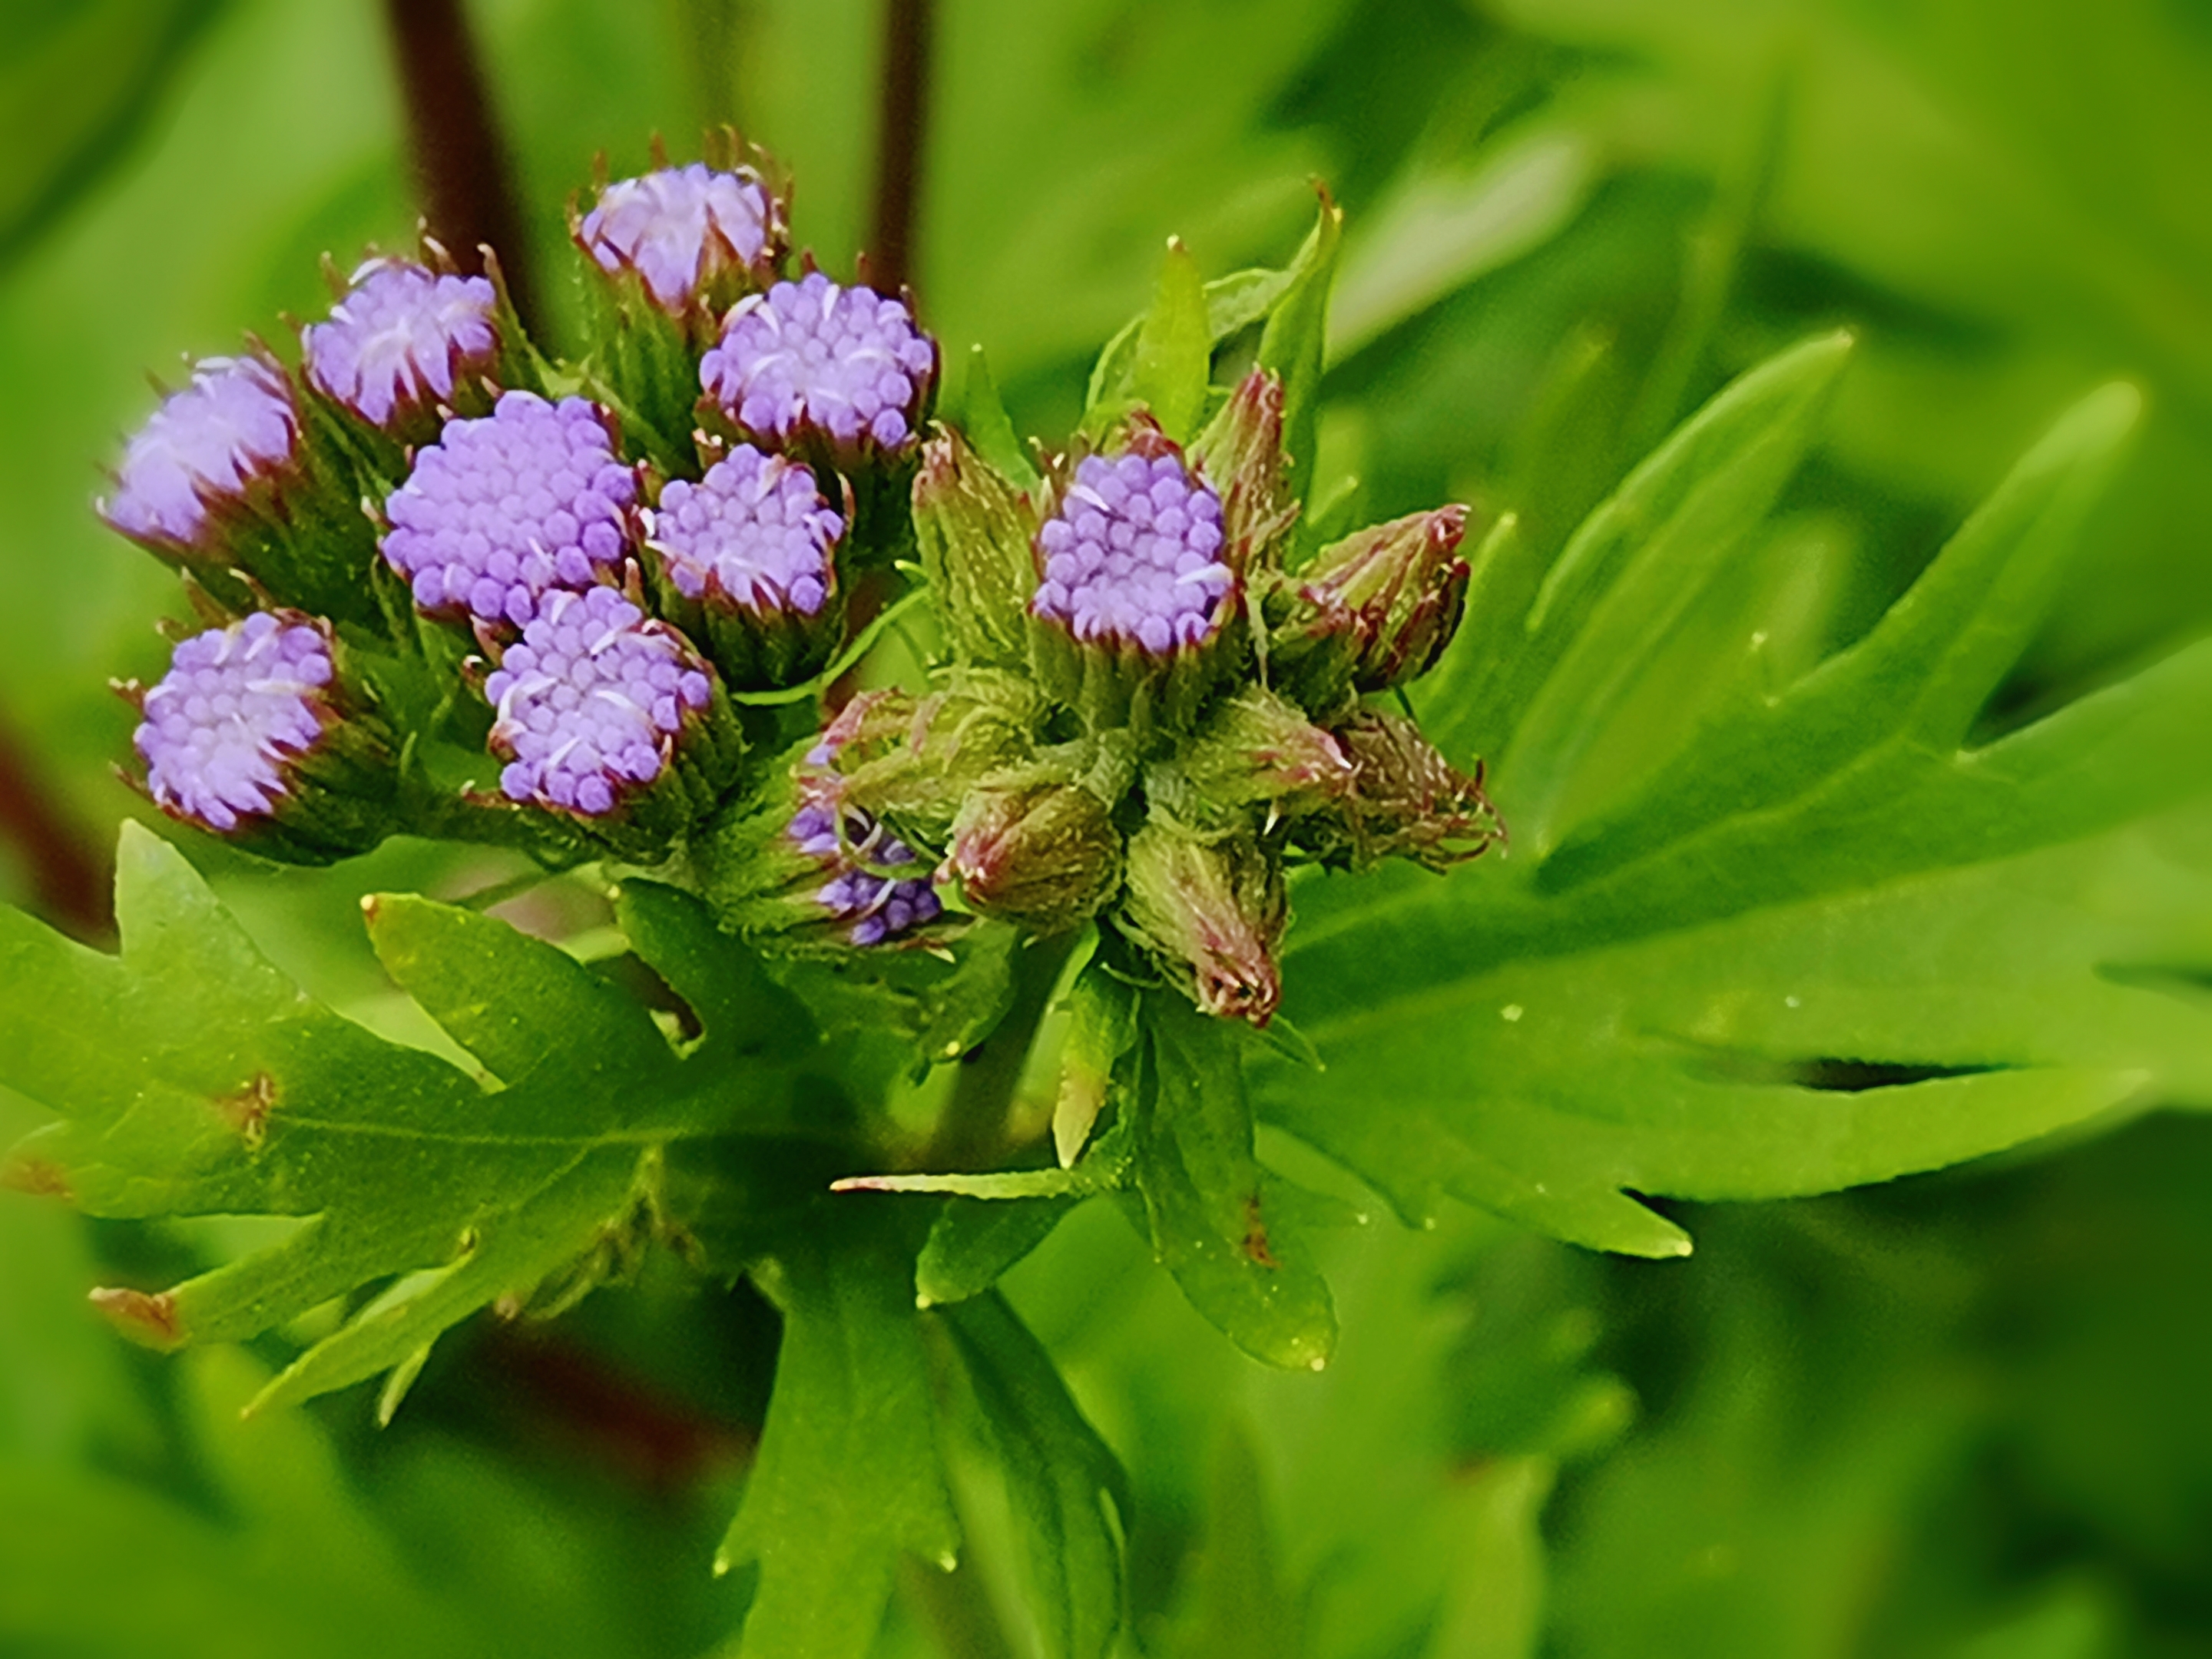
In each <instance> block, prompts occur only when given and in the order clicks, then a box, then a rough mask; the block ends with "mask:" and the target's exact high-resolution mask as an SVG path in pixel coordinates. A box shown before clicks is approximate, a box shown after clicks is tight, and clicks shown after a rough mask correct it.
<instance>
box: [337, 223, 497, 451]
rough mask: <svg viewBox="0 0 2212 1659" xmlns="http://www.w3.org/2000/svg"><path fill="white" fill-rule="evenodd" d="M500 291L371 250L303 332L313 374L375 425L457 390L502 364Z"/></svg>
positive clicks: (472, 278) (478, 280)
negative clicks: (323, 317)
mask: <svg viewBox="0 0 2212 1659" xmlns="http://www.w3.org/2000/svg"><path fill="white" fill-rule="evenodd" d="M498 307H499V296H498V295H496V294H495V292H494V291H493V289H492V285H491V283H489V282H488V281H487V280H485V279H484V278H483V277H482V276H439V275H438V274H437V273H436V272H435V271H431V270H425V269H424V268H423V267H422V266H421V265H418V264H410V263H409V262H408V261H406V260H404V259H371V260H369V261H368V263H367V264H363V265H362V267H361V269H360V270H356V271H355V272H354V274H353V282H352V286H351V287H349V289H347V291H346V295H345V297H344V298H343V300H340V301H338V302H337V305H335V306H333V307H331V315H330V320H329V321H327V322H321V323H317V324H316V325H314V326H313V328H310V329H308V330H307V332H306V333H305V335H304V336H302V338H301V343H302V346H303V347H304V349H305V351H306V354H307V379H308V380H309V382H310V383H311V384H313V386H316V387H318V388H319V390H321V391H322V392H325V393H327V394H328V395H329V396H330V397H331V399H332V400H333V401H335V402H337V403H338V404H343V406H344V407H345V408H347V409H349V410H352V411H353V412H354V413H355V414H356V415H358V416H361V417H362V419H363V420H365V421H367V422H369V424H371V425H372V426H383V425H385V424H386V423H387V422H390V421H391V420H392V417H393V416H394V415H395V414H398V415H401V416H404V415H407V414H410V413H411V412H413V411H414V410H416V409H419V408H421V407H422V406H423V405H425V404H429V403H431V402H433V401H438V402H442V401H444V400H446V399H447V398H451V397H452V396H453V387H454V386H456V385H457V384H459V382H460V381H461V380H464V379H465V378H466V377H468V376H471V375H478V374H489V373H491V372H492V371H493V369H495V368H496V367H497V366H498V362H499V325H498V322H497V313H498Z"/></svg>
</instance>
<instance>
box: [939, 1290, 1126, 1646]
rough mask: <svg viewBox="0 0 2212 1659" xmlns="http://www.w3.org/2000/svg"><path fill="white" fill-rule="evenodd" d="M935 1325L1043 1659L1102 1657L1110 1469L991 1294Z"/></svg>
mask: <svg viewBox="0 0 2212 1659" xmlns="http://www.w3.org/2000/svg"><path fill="white" fill-rule="evenodd" d="M945 1329H946V1330H947V1331H948V1332H950V1333H951V1338H952V1344H953V1347H954V1348H955V1350H956V1351H957V1352H958V1354H959V1356H960V1361H961V1365H962V1367H963V1370H965V1371H966V1373H967V1376H968V1382H969V1386H970V1387H971V1389H973V1390H974V1393H975V1405H976V1408H977V1417H978V1419H979V1420H978V1423H977V1428H978V1431H979V1436H980V1437H981V1439H982V1441H983V1442H984V1443H985V1444H986V1445H987V1447H988V1448H989V1449H990V1451H991V1453H992V1455H993V1457H994V1460H995V1461H996V1462H997V1463H998V1465H999V1469H1000V1474H1001V1475H1002V1476H1003V1477H1004V1479H1005V1480H1006V1497H1007V1500H1008V1504H1009V1505H1010V1507H1011V1508H1012V1511H1013V1515H1014V1517H1015V1520H1016V1522H1018V1538H1019V1541H1020V1551H1021V1558H1022V1565H1023V1568H1024V1578H1025V1579H1026V1581H1027V1585H1028V1589H1029V1607H1030V1612H1031V1614H1032V1616H1033V1617H1034V1618H1035V1620H1036V1626H1037V1634H1038V1638H1039V1644H1040V1647H1041V1649H1042V1653H1043V1656H1044V1659H1103V1656H1104V1655H1105V1654H1106V1653H1107V1652H1108V1651H1109V1650H1110V1649H1111V1647H1112V1645H1113V1642H1114V1637H1115V1632H1116V1631H1117V1630H1118V1629H1119V1628H1120V1626H1121V1571H1122V1568H1121V1532H1120V1528H1119V1527H1118V1526H1117V1525H1116V1524H1115V1519H1114V1518H1113V1517H1114V1516H1127V1514H1128V1512H1129V1495H1128V1483H1127V1479H1126V1477H1124V1476H1123V1474H1122V1473H1121V1464H1120V1463H1119V1462H1116V1461H1115V1456H1114V1454H1113V1452H1112V1451H1110V1450H1109V1449H1108V1448H1107V1445H1106V1443H1105V1442H1104V1441H1103V1440H1101V1439H1100V1438H1099V1437H1098V1434H1097V1431H1096V1430H1095V1429H1093V1428H1092V1427H1091V1425H1090V1424H1089V1423H1087V1422H1086V1421H1085V1420H1084V1417H1083V1413H1081V1412H1080V1411H1079V1409H1077V1407H1076V1404H1075V1401H1073V1400H1072V1399H1070V1398H1069V1397H1068V1393H1067V1385H1066V1383H1063V1382H1061V1381H1060V1371H1059V1368H1058V1367H1057V1366H1055V1365H1054V1364H1053V1361H1052V1356H1051V1355H1050V1354H1048V1353H1047V1352H1045V1350H1044V1347H1043V1345H1042V1344H1041V1343H1040V1342H1038V1340H1036V1337H1035V1336H1034V1335H1032V1334H1030V1329H1029V1328H1028V1327H1027V1326H1025V1325H1024V1324H1023V1323H1022V1322H1021V1320H1020V1319H1019V1318H1018V1316H1016V1315H1015V1313H1014V1311H1013V1310H1012V1309H1011V1308H1009V1307H1008V1306H1007V1305H1006V1301H1005V1299H1004V1298H1003V1297H1000V1296H998V1295H996V1294H995V1293H994V1294H991V1295H987V1296H979V1297H975V1298H974V1299H973V1300H972V1301H968V1302H963V1303H962V1304H960V1305H959V1306H958V1307H957V1308H953V1309H951V1310H947V1312H946V1313H945ZM1109 1504H1110V1505H1111V1506H1112V1513H1111V1515H1109V1509H1108V1506H1109Z"/></svg>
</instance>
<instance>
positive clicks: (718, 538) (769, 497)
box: [650, 444, 845, 617]
mask: <svg viewBox="0 0 2212 1659" xmlns="http://www.w3.org/2000/svg"><path fill="white" fill-rule="evenodd" d="M844 533H845V521H844V520H842V518H840V517H839V516H838V515H837V514H836V513H833V512H831V511H830V510H829V506H828V504H827V503H826V502H824V501H823V499H822V493H821V491H820V490H819V489H817V488H816V487H815V483H814V475H813V473H811V471H808V470H807V469H806V468H805V467H804V466H801V465H798V464H797V463H796V462H793V461H788V460H786V459H784V458H783V457H781V456H780V455H764V454H763V453H761V452H760V451H759V450H757V449H755V448H754V447H752V446H751V445H750V444H739V445H738V447H736V448H735V449H733V450H732V451H731V453H730V454H729V455H728V457H727V458H726V459H722V460H720V461H717V462H715V463H714V465H713V466H711V467H709V468H708V471H707V476H706V477H705V478H703V479H702V480H701V481H700V482H699V483H696V484H692V483H686V482H685V481H684V480H683V479H681V478H678V479H675V480H673V481H672V482H671V483H669V485H668V486H667V488H666V489H664V490H662V491H661V495H660V507H659V512H658V513H655V514H654V515H653V520H652V532H651V541H650V545H651V546H652V547H653V549H654V550H657V551H658V552H659V554H660V556H661V559H662V562H664V563H665V566H666V567H667V570H668V578H669V580H671V582H673V583H674V584H675V586H676V589H677V591H678V592H680V593H682V594H683V595H684V598H686V599H702V598H705V597H708V596H709V595H720V596H722V597H724V598H726V599H729V600H731V601H732V602H733V603H735V604H736V605H739V606H741V607H743V608H744V609H745V610H748V611H796V612H797V613H798V614H799V615H800V616H805V617H811V616H813V615H815V614H816V613H817V612H818V611H820V610H821V609H822V605H823V600H824V599H827V598H828V597H829V562H830V558H831V556H832V555H833V553H834V552H835V551H836V546H837V541H838V538H840V537H841V536H842V535H843V534H844Z"/></svg>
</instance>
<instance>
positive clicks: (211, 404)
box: [100, 357, 300, 548]
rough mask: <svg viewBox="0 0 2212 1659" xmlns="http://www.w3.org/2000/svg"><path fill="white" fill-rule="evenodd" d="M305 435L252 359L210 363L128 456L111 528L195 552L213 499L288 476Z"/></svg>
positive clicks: (166, 404) (271, 373)
mask: <svg viewBox="0 0 2212 1659" xmlns="http://www.w3.org/2000/svg"><path fill="white" fill-rule="evenodd" d="M299 434H300V422H299V416H298V413H297V411H296V410H295V409H294V408H293V405H292V396H291V391H290V389H289V387H288V386H286V385H285V383H284V380H283V376H282V375H281V374H279V373H278V372H277V371H276V369H275V368H271V367H270V365H268V364H267V363H264V362H261V361H259V360H258V359H256V358H252V357H209V358H205V359H204V360H202V361H201V362H199V363H197V364H196V365H195V366H194V367H193V369H192V378H191V384H190V385H188V386H185V387H184V388H183V389H182V390H181V391H179V392H173V393H171V394H170V396H169V397H168V398H167V399H165V400H164V401H163V403H162V404H161V407H160V408H159V409H157V410H155V411H154V414H153V416H152V418H151V419H149V421H148V422H146V424H145V425H144V426H143V427H141V428H139V429H138V432H137V435H136V436H135V437H133V438H132V439H131V442H130V445H129V446H128V447H126V448H125V451H124V452H123V465H122V466H121V468H120V469H119V471H118V481H117V488H116V491H115V495H114V497H113V498H112V500H110V501H106V502H104V503H103V504H102V505H101V509H100V510H101V513H102V514H103V515H104V516H105V517H106V520H107V522H108V523H109V524H111V525H112V526H114V527H115V528H116V529H118V530H119V531H121V532H123V533H124V534H125V535H126V536H135V537H137V538H139V539H140V540H142V541H151V542H160V543H167V544H171V545H173V546H179V547H186V548H197V547H199V546H201V544H203V543H204V541H205V540H206V532H207V530H208V507H209V503H210V501H222V500H225V499H234V498H236V497H239V496H241V495H244V494H245V492H246V488H247V486H248V485H249V484H251V483H253V482H254V481H255V480H256V479H259V478H264V477H273V476H274V475H275V474H276V473H277V472H279V471H283V470H284V469H286V468H288V467H289V465H291V463H292V459H293V453H294V451H295V447H297V444H298V441H299Z"/></svg>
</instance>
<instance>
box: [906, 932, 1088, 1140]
mask: <svg viewBox="0 0 2212 1659" xmlns="http://www.w3.org/2000/svg"><path fill="white" fill-rule="evenodd" d="M1081 937H1082V933H1081V930H1079V929H1077V930H1074V931H1071V932H1069V933H1062V934H1061V935H1060V936H1059V937H1058V938H1056V939H1039V940H1037V941H1036V943H1035V944H1033V945H1030V946H1029V947H1028V948H1027V949H1025V950H1024V951H1021V953H1020V954H1019V955H1018V956H1017V957H1015V958H1014V999H1013V1001H1012V1004H1011V1005H1010V1006H1008V1007H1007V1009H1006V1018H1004V1019H1002V1020H1000V1022H999V1024H998V1029H997V1030H994V1031H993V1032H992V1033H991V1035H990V1036H987V1037H985V1038H984V1039H983V1040H982V1042H979V1043H977V1044H976V1045H975V1047H974V1048H971V1049H969V1051H968V1053H967V1054H966V1055H965V1056H964V1057H963V1059H962V1060H961V1061H960V1073H959V1076H958V1077H957V1079H955V1080H954V1082H953V1085H952V1097H951V1100H949V1101H948V1102H946V1103H945V1115H943V1116H942V1117H940V1118H939V1119H938V1121H937V1133H935V1134H934V1135H933V1136H932V1137H931V1139H930V1144H929V1150H928V1152H927V1153H926V1154H925V1162H924V1167H925V1168H927V1169H931V1170H987V1169H988V1168H990V1166H991V1165H992V1164H994V1163H995V1162H996V1161H997V1160H998V1158H999V1157H1000V1155H1001V1154H1002V1153H1003V1152H1005V1151H1006V1119H1007V1116H1008V1115H1009V1114H1010V1113H1011V1111H1012V1107H1013V1101H1014V1091H1015V1089H1016V1088H1017V1087H1018V1086H1019V1085H1020V1083H1021V1080H1022V1068H1023V1067H1024V1065H1026V1064H1027V1063H1028V1060H1029V1057H1030V1049H1031V1048H1034V1047H1035V1046H1036V1034H1037V1027H1038V1026H1039V1025H1041V1024H1043V1022H1044V1017H1045V1013H1046V1011H1047V1010H1048V1009H1049V1008H1050V1006H1052V993H1053V987H1054V986H1056V985H1058V984H1059V983H1060V969H1062V968H1064V967H1066V965H1067V958H1068V955H1069V953H1070V952H1071V951H1073V950H1074V949H1075V945H1076V941H1077V940H1078V939H1080V938H1081Z"/></svg>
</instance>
